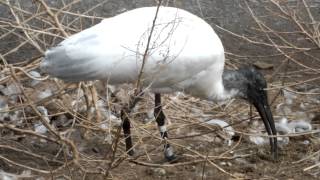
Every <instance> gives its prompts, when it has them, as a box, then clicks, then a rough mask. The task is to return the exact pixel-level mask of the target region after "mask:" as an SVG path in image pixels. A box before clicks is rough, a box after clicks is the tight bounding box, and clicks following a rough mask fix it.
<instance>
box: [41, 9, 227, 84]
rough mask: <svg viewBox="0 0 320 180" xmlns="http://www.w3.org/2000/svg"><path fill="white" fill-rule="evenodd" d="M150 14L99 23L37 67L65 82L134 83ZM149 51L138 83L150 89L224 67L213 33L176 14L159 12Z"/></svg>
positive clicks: (125, 15)
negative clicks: (217, 66) (210, 68)
mask: <svg viewBox="0 0 320 180" xmlns="http://www.w3.org/2000/svg"><path fill="white" fill-rule="evenodd" d="M154 14H155V8H140V9H137V10H133V11H129V12H127V13H123V14H121V15H118V16H115V17H113V18H109V19H106V20H103V21H102V22H101V23H99V24H97V25H95V26H93V27H91V28H89V29H86V30H84V31H82V32H80V33H77V34H75V35H73V36H71V37H69V38H67V39H66V40H64V41H63V42H62V43H60V44H59V45H58V46H57V47H55V48H52V49H50V50H48V51H47V52H46V54H45V59H44V61H43V63H42V65H41V67H42V69H44V70H45V71H46V72H47V73H48V74H50V75H52V76H55V77H58V78H61V79H63V80H67V81H83V80H95V79H105V80H109V82H110V83H113V84H116V83H125V82H133V81H135V80H136V79H137V77H138V74H139V72H140V68H141V65H142V60H143V55H144V52H145V49H146V46H147V41H148V37H149V34H150V29H151V26H152V20H153V17H154ZM149 48H150V49H149V51H148V54H147V58H146V63H145V67H144V69H143V76H142V77H143V78H144V81H143V82H144V83H145V84H150V83H152V86H154V87H162V86H168V85H170V84H174V83H177V82H180V81H183V80H186V79H188V78H190V77H192V76H194V75H195V74H197V73H199V72H201V71H203V70H204V69H206V68H208V67H209V66H210V65H212V64H214V63H220V64H222V65H223V64H224V59H219V58H217V57H218V56H219V57H220V55H221V53H222V54H223V53H224V50H223V47H222V44H221V42H220V39H219V38H218V36H217V35H216V34H215V32H214V31H213V30H212V28H211V27H210V26H209V25H208V24H207V23H205V22H204V21H203V20H201V19H200V18H198V17H196V16H194V15H192V14H190V13H188V12H186V11H182V10H178V9H176V8H160V11H159V14H158V18H157V21H156V26H155V28H154V31H153V35H152V38H151V41H150V44H149ZM222 69H223V67H222ZM222 69H221V68H220V69H219V71H221V72H222Z"/></svg>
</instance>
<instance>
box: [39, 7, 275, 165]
mask: <svg viewBox="0 0 320 180" xmlns="http://www.w3.org/2000/svg"><path fill="white" fill-rule="evenodd" d="M156 10H157V7H144V8H138V9H134V10H130V11H127V12H124V13H122V14H119V15H116V16H114V17H111V18H107V19H105V20H103V21H102V22H100V23H99V24H97V25H95V26H92V27H90V28H88V29H86V30H83V31H81V32H79V33H76V34H74V35H72V36H70V37H68V38H67V39H65V40H64V41H62V42H61V43H60V44H58V45H57V46H56V47H54V48H51V49H49V50H47V51H46V53H45V58H44V60H43V62H42V63H41V69H42V70H43V71H45V72H46V73H48V74H49V75H51V76H54V77H57V78H60V79H62V80H65V81H72V82H77V81H88V80H103V81H107V82H108V83H109V84H122V83H134V82H136V81H137V79H138V76H139V72H140V69H141V67H142V61H143V56H144V52H145V50H146V47H147V42H148V37H149V36H150V34H152V36H151V39H150V45H149V51H148V53H147V58H146V63H145V66H144V68H143V73H142V81H141V82H142V85H143V86H144V87H149V88H150V89H151V91H152V92H154V93H155V105H156V107H155V110H154V114H155V116H156V120H157V123H158V126H159V129H160V133H161V136H162V137H163V138H165V139H166V138H167V137H168V135H167V131H166V127H165V122H164V119H165V116H164V114H163V112H162V107H161V96H160V93H170V92H174V91H184V92H185V93H187V94H190V95H192V96H195V97H199V98H202V99H207V100H211V101H222V100H226V99H229V98H233V97H238V98H242V99H246V100H248V101H249V102H250V103H252V104H253V105H254V106H255V107H256V108H257V110H258V111H259V114H260V116H261V117H262V120H263V122H264V124H265V127H266V130H267V132H268V134H269V135H276V134H277V133H276V129H275V126H274V121H273V117H272V113H271V111H270V107H269V105H268V98H267V92H266V91H265V90H264V88H266V87H267V84H266V81H265V79H264V77H263V75H262V74H260V73H259V72H258V71H256V70H255V69H254V68H252V67H247V68H241V69H238V70H224V64H225V57H224V48H223V45H222V43H221V40H220V39H219V37H218V36H217V34H216V33H215V32H214V30H213V29H212V27H211V26H210V25H209V24H208V23H206V22H205V21H204V20H202V19H201V18H199V17H197V16H196V15H193V14H191V13H189V12H187V11H185V10H182V9H178V8H174V7H160V8H159V12H158V14H157V18H156V21H155V25H154V29H153V31H152V33H151V29H152V24H153V20H154V19H155V14H156ZM123 128H124V134H125V136H126V137H127V139H126V145H127V150H128V153H129V154H133V151H132V142H131V138H130V123H129V121H127V120H124V123H123ZM270 144H271V151H272V154H273V155H274V157H275V158H277V139H276V138H274V137H270ZM165 156H166V158H167V159H169V160H172V159H174V157H175V155H174V153H173V150H172V147H171V146H170V145H169V144H166V145H165Z"/></svg>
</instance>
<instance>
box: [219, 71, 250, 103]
mask: <svg viewBox="0 0 320 180" xmlns="http://www.w3.org/2000/svg"><path fill="white" fill-rule="evenodd" d="M222 81H223V86H224V98H225V99H229V98H233V97H242V96H243V91H244V90H245V89H244V87H243V85H244V82H245V81H246V79H245V77H244V76H243V74H242V73H241V72H240V71H239V70H227V69H225V70H224V72H223V74H222Z"/></svg>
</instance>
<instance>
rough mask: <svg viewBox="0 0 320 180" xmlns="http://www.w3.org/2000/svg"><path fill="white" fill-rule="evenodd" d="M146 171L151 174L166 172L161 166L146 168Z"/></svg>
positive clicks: (159, 174) (160, 174)
mask: <svg viewBox="0 0 320 180" xmlns="http://www.w3.org/2000/svg"><path fill="white" fill-rule="evenodd" d="M147 173H148V174H150V175H153V176H165V175H166V174H167V172H166V170H165V169H163V168H152V169H148V170H147Z"/></svg>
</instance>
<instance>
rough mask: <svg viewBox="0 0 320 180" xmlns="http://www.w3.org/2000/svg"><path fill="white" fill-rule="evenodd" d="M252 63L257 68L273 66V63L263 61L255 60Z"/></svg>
mask: <svg viewBox="0 0 320 180" xmlns="http://www.w3.org/2000/svg"><path fill="white" fill-rule="evenodd" d="M253 65H254V66H255V67H256V68H258V69H272V68H273V64H270V63H266V62H263V61H257V62H255V63H253Z"/></svg>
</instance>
